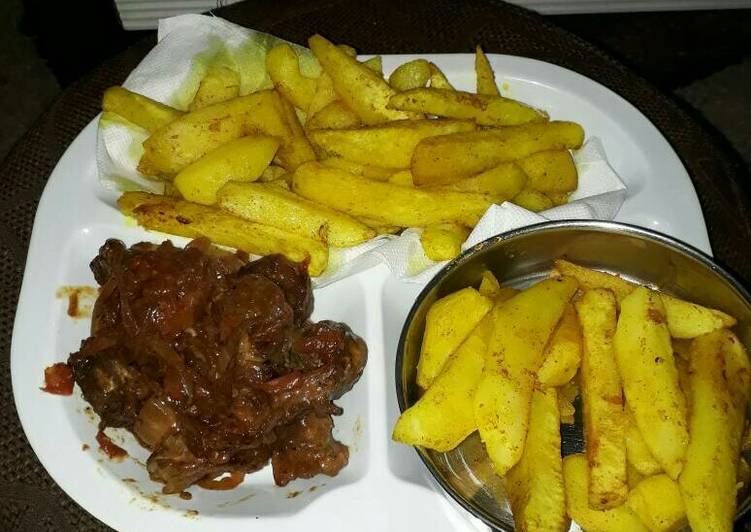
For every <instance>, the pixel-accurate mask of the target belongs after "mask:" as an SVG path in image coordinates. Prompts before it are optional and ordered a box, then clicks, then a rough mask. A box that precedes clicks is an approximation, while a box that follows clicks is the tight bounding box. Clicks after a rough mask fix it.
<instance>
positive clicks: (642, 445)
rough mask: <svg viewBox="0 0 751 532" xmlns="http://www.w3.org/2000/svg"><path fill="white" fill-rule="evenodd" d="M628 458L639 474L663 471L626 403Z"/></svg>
mask: <svg viewBox="0 0 751 532" xmlns="http://www.w3.org/2000/svg"><path fill="white" fill-rule="evenodd" d="M625 412H626V459H627V460H628V463H629V465H630V466H632V467H633V468H634V469H635V470H636V471H638V472H639V474H641V475H644V476H647V477H648V476H651V475H656V474H658V473H660V472H661V471H662V466H660V464H659V462H657V460H655V457H654V456H652V452H651V451H650V450H649V447H647V443H646V442H645V441H644V437H643V436H642V435H641V432H640V431H639V427H637V426H636V420H635V419H634V413H633V412H632V411H631V408H630V407H629V406H628V404H626V410H625Z"/></svg>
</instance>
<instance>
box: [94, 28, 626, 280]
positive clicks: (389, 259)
mask: <svg viewBox="0 0 751 532" xmlns="http://www.w3.org/2000/svg"><path fill="white" fill-rule="evenodd" d="M158 41H159V42H158V44H157V45H156V46H155V47H154V49H153V50H152V51H151V52H150V53H149V54H148V55H147V56H146V57H145V58H144V60H143V61H142V62H141V63H140V64H139V65H138V66H137V67H136V68H135V70H133V72H131V74H130V75H129V76H128V78H127V79H126V80H125V82H124V83H123V86H124V87H126V88H127V89H129V90H132V91H135V92H138V93H141V94H144V95H146V96H148V97H150V98H153V99H155V100H158V101H160V102H163V103H167V104H169V105H173V106H175V107H177V108H180V109H184V108H185V107H186V106H187V105H188V103H189V102H190V100H191V99H192V95H193V94H194V93H195V91H196V90H197V88H198V83H199V82H200V80H201V77H202V76H203V75H204V73H205V71H206V66H207V65H208V64H209V63H210V62H211V61H212V60H222V61H227V62H230V63H232V64H233V66H234V67H235V68H236V69H237V70H238V72H239V73H240V79H241V83H240V85H241V93H242V94H247V93H249V92H252V91H255V90H258V89H262V88H267V87H270V86H271V82H270V80H269V78H268V75H267V74H266V71H265V55H266V50H268V49H269V48H270V47H272V46H274V45H275V44H276V43H278V42H281V39H278V38H276V37H273V36H271V35H268V34H264V33H260V32H257V31H254V30H249V29H246V28H242V27H240V26H237V25H235V24H232V23H230V22H227V21H225V20H223V19H219V18H216V17H211V16H204V15H182V16H178V17H173V18H169V19H165V20H161V21H160V22H159V32H158ZM296 49H297V50H298V52H299V54H300V55H301V56H302V58H301V69H302V70H303V73H304V74H306V75H310V76H314V75H317V72H318V69H319V67H318V65H317V63H316V62H315V61H314V60H313V58H312V55H311V54H310V51H309V50H307V49H305V48H301V47H297V46H296ZM468 68H470V66H469V65H468ZM543 107H544V106H543ZM147 136H148V133H147V132H146V131H145V130H143V129H141V128H138V127H136V126H133V125H132V124H129V123H127V122H124V121H122V120H118V119H117V117H114V116H108V115H107V114H104V115H103V116H102V117H101V119H100V122H99V129H98V134H97V166H98V169H99V181H100V184H101V192H102V194H101V196H102V197H103V198H105V199H106V200H107V201H110V202H112V203H113V204H114V201H115V200H116V199H117V196H118V195H119V194H120V193H121V192H122V191H123V190H134V189H135V190H138V189H141V190H148V191H151V192H157V193H160V192H162V191H163V187H164V185H163V184H162V183H161V182H158V181H155V180H153V179H150V178H148V177H146V176H143V175H141V174H140V173H139V172H138V171H137V170H136V167H137V165H138V160H139V159H140V157H141V155H142V153H143V148H142V146H141V144H142V142H143V141H144V140H145V139H146V137H147ZM574 162H575V163H576V167H577V170H578V172H579V187H578V189H577V190H576V191H575V192H574V194H572V196H571V202H570V203H568V204H566V205H561V206H558V207H554V208H552V209H549V210H546V211H543V212H540V213H537V214H536V213H533V212H530V211H528V210H526V209H523V208H521V207H519V206H517V205H514V204H512V203H509V202H505V203H503V204H501V205H494V206H492V207H491V208H490V209H488V211H487V212H486V213H485V215H484V216H483V217H482V219H481V220H480V222H479V223H478V224H477V226H476V227H475V228H474V229H473V231H472V233H471V234H470V235H469V237H468V239H467V241H466V242H465V243H464V245H463V249H467V248H469V247H471V246H473V245H475V244H477V243H478V242H481V241H483V240H485V239H487V238H490V237H492V236H495V235H498V234H500V233H503V232H505V231H509V230H511V229H516V228H518V227H522V226H525V225H531V224H535V223H539V222H543V221H545V220H563V219H601V220H611V219H613V218H614V217H615V215H616V214H617V213H618V210H619V209H620V207H621V205H622V204H623V201H624V199H625V196H626V187H625V185H624V184H623V182H622V181H621V180H620V179H619V178H618V176H617V175H616V173H615V172H614V171H613V169H612V168H611V167H610V165H609V164H608V162H607V157H606V156H605V152H604V149H603V147H602V143H601V142H600V141H599V139H597V138H590V139H588V141H587V142H586V144H585V145H584V146H583V147H582V148H581V149H579V150H577V151H576V152H574ZM420 232H421V230H420V229H418V228H410V229H407V230H405V231H404V232H403V233H402V234H401V235H399V236H391V235H385V236H380V237H377V238H374V239H373V240H370V241H368V242H365V243H363V244H361V245H359V246H355V247H352V248H346V249H337V248H332V249H331V252H330V258H329V267H328V268H327V270H326V271H325V272H324V273H323V275H321V276H320V277H318V278H317V279H314V282H315V284H316V285H317V286H323V285H326V284H329V283H331V282H333V281H336V280H338V279H341V278H343V277H346V276H349V275H353V274H355V273H358V272H360V271H363V270H365V269H367V268H370V267H372V266H375V265H377V264H379V263H380V262H385V263H386V264H387V265H388V266H389V268H390V269H391V271H392V272H393V273H394V274H395V275H397V276H398V277H399V278H401V279H404V280H407V281H411V282H418V283H424V282H427V281H428V280H430V278H432V277H433V276H434V275H435V274H436V273H437V272H438V270H440V269H441V267H443V265H444V264H445V263H437V262H434V261H431V260H430V259H428V258H427V257H426V256H425V254H424V253H423V250H422V245H421V244H420Z"/></svg>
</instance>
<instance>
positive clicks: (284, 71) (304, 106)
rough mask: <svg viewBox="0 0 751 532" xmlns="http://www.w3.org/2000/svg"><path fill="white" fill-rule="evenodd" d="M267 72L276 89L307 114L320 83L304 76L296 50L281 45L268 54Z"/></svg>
mask: <svg viewBox="0 0 751 532" xmlns="http://www.w3.org/2000/svg"><path fill="white" fill-rule="evenodd" d="M266 70H267V71H268V73H269V77H270V78H271V81H273V82H274V88H276V90H278V91H279V92H280V93H281V95H282V96H284V97H285V98H287V100H289V101H290V102H292V105H294V106H295V107H297V108H298V109H300V110H302V111H305V112H307V111H308V108H309V107H310V102H311V101H313V96H314V95H315V93H316V85H317V84H318V81H317V80H316V79H313V78H308V77H306V76H303V75H302V73H301V72H300V61H299V60H298V58H297V54H296V53H295V50H294V49H293V48H292V46H290V45H289V44H287V43H279V44H277V45H276V46H274V47H273V48H272V49H271V50H269V51H268V53H267V54H266Z"/></svg>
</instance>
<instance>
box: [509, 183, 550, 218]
mask: <svg viewBox="0 0 751 532" xmlns="http://www.w3.org/2000/svg"><path fill="white" fill-rule="evenodd" d="M511 201H513V202H514V203H516V204H517V205H518V206H519V207H524V208H525V209H527V210H528V211H532V212H540V211H544V210H547V209H550V208H551V207H552V206H553V201H552V200H551V199H550V198H549V197H547V196H546V195H545V194H543V193H542V192H538V191H536V190H532V189H530V188H525V189H523V190H522V191H521V192H519V193H518V194H517V195H516V196H514V197H513V199H512V200H511Z"/></svg>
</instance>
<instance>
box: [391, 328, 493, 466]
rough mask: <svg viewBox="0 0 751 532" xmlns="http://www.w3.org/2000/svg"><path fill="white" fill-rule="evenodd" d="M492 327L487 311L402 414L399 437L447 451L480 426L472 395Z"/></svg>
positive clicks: (395, 436)
mask: <svg viewBox="0 0 751 532" xmlns="http://www.w3.org/2000/svg"><path fill="white" fill-rule="evenodd" d="M492 328H493V321H492V319H490V316H488V315H486V316H485V318H483V319H482V320H481V321H480V323H479V324H478V325H477V327H475V329H474V330H473V331H472V332H471V334H470V335H469V336H468V337H467V338H466V339H465V340H464V341H463V342H462V343H461V345H460V346H459V347H458V348H457V349H456V351H454V353H452V354H451V356H450V357H449V359H448V360H447V361H446V364H445V367H444V368H443V370H442V371H441V373H440V375H438V377H437V378H436V379H435V380H434V381H433V383H432V385H431V386H430V388H428V390H427V391H426V392H425V394H424V395H423V396H422V397H420V399H419V400H418V401H417V403H415V404H414V405H413V406H411V407H410V408H408V409H407V410H405V411H404V412H403V413H402V415H401V416H399V419H398V420H397V422H396V425H394V431H393V434H392V438H393V439H394V440H395V441H398V442H401V443H406V444H408V445H419V446H421V447H427V448H428V449H434V450H436V451H439V452H447V451H450V450H451V449H453V448H455V447H456V446H457V445H459V444H460V443H461V442H462V441H463V440H464V439H465V438H466V437H467V436H469V435H470V434H472V433H473V432H474V431H475V430H476V428H477V427H476V426H475V417H474V415H473V412H472V399H473V398H474V395H475V390H476V389H477V383H478V382H479V380H480V376H481V375H482V368H483V366H484V365H485V352H486V350H487V343H488V338H489V336H490V333H491V332H492Z"/></svg>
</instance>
